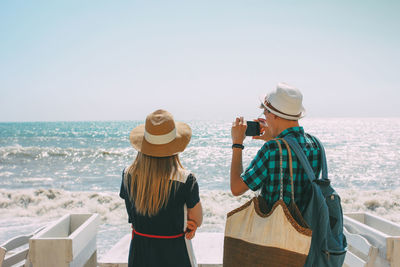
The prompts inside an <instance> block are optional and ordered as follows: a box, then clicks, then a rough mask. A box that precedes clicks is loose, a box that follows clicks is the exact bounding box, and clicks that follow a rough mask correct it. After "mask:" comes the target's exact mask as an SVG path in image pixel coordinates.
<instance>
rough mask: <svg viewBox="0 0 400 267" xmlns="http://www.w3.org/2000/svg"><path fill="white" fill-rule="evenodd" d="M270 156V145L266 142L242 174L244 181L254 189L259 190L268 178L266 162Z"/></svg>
mask: <svg viewBox="0 0 400 267" xmlns="http://www.w3.org/2000/svg"><path fill="white" fill-rule="evenodd" d="M268 158H269V154H268V146H267V144H264V146H262V147H261V149H260V150H259V151H258V152H257V155H256V156H255V158H254V159H253V160H252V162H251V163H250V165H249V166H248V167H247V169H246V170H245V172H244V173H242V174H241V177H242V179H243V181H244V182H245V183H246V184H247V186H248V187H249V188H250V189H251V190H253V191H256V190H258V189H259V188H260V187H261V185H262V183H263V182H264V181H265V179H266V178H267V164H266V162H267V161H268Z"/></svg>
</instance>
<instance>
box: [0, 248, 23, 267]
mask: <svg viewBox="0 0 400 267" xmlns="http://www.w3.org/2000/svg"><path fill="white" fill-rule="evenodd" d="M27 255H28V248H26V249H24V250H21V251H18V252H17V253H15V254H12V255H9V256H7V255H6V257H5V258H4V261H3V265H2V266H13V265H15V264H18V263H20V262H25V259H26V256H27Z"/></svg>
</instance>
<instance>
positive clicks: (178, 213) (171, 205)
mask: <svg viewBox="0 0 400 267" xmlns="http://www.w3.org/2000/svg"><path fill="white" fill-rule="evenodd" d="M180 173H181V175H179V177H178V178H176V179H174V180H173V185H172V191H171V193H170V198H169V201H168V204H167V206H166V207H164V208H162V209H161V210H160V211H159V212H158V214H156V215H154V216H152V217H148V216H143V215H140V214H138V213H137V212H136V209H135V203H133V201H131V200H130V198H129V188H128V189H127V187H126V186H125V183H124V172H123V173H122V183H121V190H120V193H119V196H120V197H121V198H123V199H124V200H125V206H126V211H127V212H128V217H129V219H128V221H129V223H131V224H132V226H133V227H134V229H135V230H136V231H137V232H139V233H143V234H147V235H158V236H174V235H178V234H180V233H182V232H183V230H184V227H186V225H185V221H186V220H185V219H186V218H185V217H186V210H185V209H186V207H187V208H189V209H190V208H193V207H194V206H195V205H196V204H197V203H198V202H199V201H200V197H199V186H198V184H197V181H196V178H195V177H194V176H193V174H191V173H189V172H186V171H181V172H180ZM128 178H130V177H128ZM128 266H129V267H132V266H135V267H159V266H171V267H172V266H174V267H176V266H180V267H186V266H187V267H190V266H192V264H191V260H190V257H189V254H188V248H187V246H186V241H185V237H184V236H181V237H178V238H173V239H159V238H150V237H144V236H140V235H134V238H133V239H132V240H131V244H130V250H129V260H128Z"/></svg>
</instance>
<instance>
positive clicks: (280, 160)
mask: <svg viewBox="0 0 400 267" xmlns="http://www.w3.org/2000/svg"><path fill="white" fill-rule="evenodd" d="M274 141H275V142H276V143H277V144H278V148H279V183H280V187H281V190H280V194H279V199H280V200H283V167H282V162H283V160H282V146H281V143H279V141H278V140H274Z"/></svg>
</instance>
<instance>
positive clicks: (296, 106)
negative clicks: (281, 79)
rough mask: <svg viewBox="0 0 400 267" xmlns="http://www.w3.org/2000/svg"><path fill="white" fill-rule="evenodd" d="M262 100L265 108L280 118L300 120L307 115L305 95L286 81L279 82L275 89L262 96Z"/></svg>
mask: <svg viewBox="0 0 400 267" xmlns="http://www.w3.org/2000/svg"><path fill="white" fill-rule="evenodd" d="M260 100H261V103H262V107H263V108H266V109H267V110H268V111H269V112H271V113H272V114H275V115H276V116H278V117H280V118H283V119H287V120H298V119H301V118H303V117H304V116H305V112H306V110H305V109H304V107H303V104H302V102H303V95H302V94H301V92H300V90H299V89H297V88H295V87H293V86H290V85H288V84H286V83H278V85H277V87H276V89H275V90H274V91H272V92H270V93H268V94H267V95H265V96H262V97H261V99H260Z"/></svg>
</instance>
